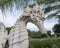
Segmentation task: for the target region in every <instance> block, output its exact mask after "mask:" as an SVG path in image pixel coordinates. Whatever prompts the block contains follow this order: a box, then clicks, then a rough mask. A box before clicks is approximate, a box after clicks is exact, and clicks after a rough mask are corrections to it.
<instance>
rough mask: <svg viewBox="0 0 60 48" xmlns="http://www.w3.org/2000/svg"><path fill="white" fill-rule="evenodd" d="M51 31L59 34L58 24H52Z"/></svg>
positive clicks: (59, 27) (59, 25)
mask: <svg viewBox="0 0 60 48" xmlns="http://www.w3.org/2000/svg"><path fill="white" fill-rule="evenodd" d="M53 31H54V32H55V34H56V35H58V36H60V24H56V25H54V27H53Z"/></svg>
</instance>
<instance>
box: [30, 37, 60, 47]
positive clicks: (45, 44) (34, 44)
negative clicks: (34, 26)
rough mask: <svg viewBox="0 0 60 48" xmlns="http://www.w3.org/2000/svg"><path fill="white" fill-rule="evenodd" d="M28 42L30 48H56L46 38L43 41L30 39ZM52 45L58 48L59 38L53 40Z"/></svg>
mask: <svg viewBox="0 0 60 48" xmlns="http://www.w3.org/2000/svg"><path fill="white" fill-rule="evenodd" d="M29 41H30V48H56V47H55V46H54V44H53V43H52V42H51V41H50V40H49V39H47V38H44V39H35V38H31V39H29ZM53 41H54V43H55V44H56V45H57V47H58V48H60V38H59V39H57V40H55V39H53Z"/></svg>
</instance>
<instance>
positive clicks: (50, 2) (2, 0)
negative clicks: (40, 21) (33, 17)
mask: <svg viewBox="0 0 60 48" xmlns="http://www.w3.org/2000/svg"><path fill="white" fill-rule="evenodd" d="M36 3H38V4H39V5H43V9H45V14H46V13H48V14H49V13H51V12H54V13H51V14H49V15H48V18H51V17H54V16H55V17H58V18H60V15H59V14H58V13H60V0H0V7H1V10H4V9H5V8H9V7H10V8H11V9H12V7H13V4H15V5H16V8H17V9H20V8H21V7H23V8H24V7H26V6H27V5H29V6H30V7H32V6H33V5H34V4H36Z"/></svg>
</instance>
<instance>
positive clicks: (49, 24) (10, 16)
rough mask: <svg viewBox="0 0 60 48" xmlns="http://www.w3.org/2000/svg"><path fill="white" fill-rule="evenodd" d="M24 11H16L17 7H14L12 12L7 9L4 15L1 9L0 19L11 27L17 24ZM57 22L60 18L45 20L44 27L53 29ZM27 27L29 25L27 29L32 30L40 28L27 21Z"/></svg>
mask: <svg viewBox="0 0 60 48" xmlns="http://www.w3.org/2000/svg"><path fill="white" fill-rule="evenodd" d="M22 13H23V10H19V11H16V10H15V9H13V12H12V13H10V12H9V11H7V10H6V14H5V16H4V14H2V12H1V10H0V21H1V22H3V23H4V25H5V26H6V27H11V26H13V25H14V24H15V22H16V21H17V19H18V18H19V17H21V14H22ZM56 23H58V19H55V18H52V19H49V20H45V21H44V27H45V28H46V29H47V30H52V28H53V26H54V25H55V24H56ZM26 27H27V29H30V30H31V31H38V30H39V29H38V27H37V26H36V25H35V24H33V23H31V22H29V23H27V25H26Z"/></svg>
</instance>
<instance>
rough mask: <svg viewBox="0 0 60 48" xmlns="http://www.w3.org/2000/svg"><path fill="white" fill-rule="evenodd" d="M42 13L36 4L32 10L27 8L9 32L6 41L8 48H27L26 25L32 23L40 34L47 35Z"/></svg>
mask: <svg viewBox="0 0 60 48" xmlns="http://www.w3.org/2000/svg"><path fill="white" fill-rule="evenodd" d="M43 21H44V12H43V11H42V10H41V9H40V8H39V6H38V5H37V4H36V5H35V6H33V8H29V7H27V8H26V9H25V11H24V12H23V14H22V17H21V18H19V19H17V21H16V24H15V25H14V27H13V28H12V30H11V31H10V34H9V37H8V40H9V48H29V40H28V32H27V29H26V24H27V23H28V22H32V23H34V24H36V25H37V26H38V28H39V30H40V32H41V33H42V34H47V31H46V29H45V28H44V26H43Z"/></svg>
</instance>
